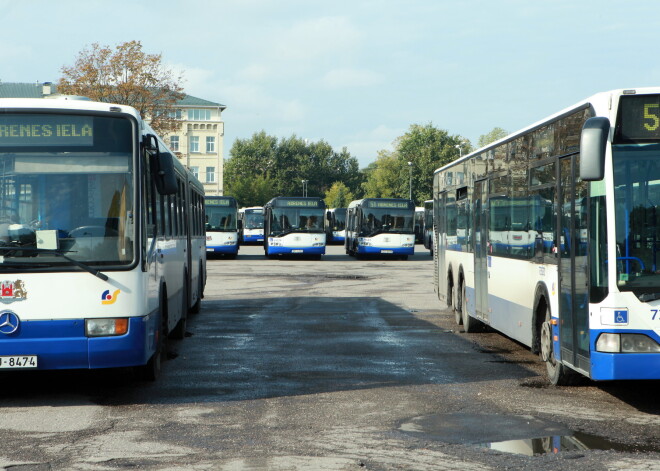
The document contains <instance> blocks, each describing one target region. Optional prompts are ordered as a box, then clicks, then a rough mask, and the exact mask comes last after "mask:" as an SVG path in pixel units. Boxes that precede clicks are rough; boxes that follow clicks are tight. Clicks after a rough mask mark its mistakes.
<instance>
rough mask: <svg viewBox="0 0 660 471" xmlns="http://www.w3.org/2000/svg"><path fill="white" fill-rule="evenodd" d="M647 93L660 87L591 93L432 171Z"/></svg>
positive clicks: (599, 113) (600, 112) (658, 91)
mask: <svg viewBox="0 0 660 471" xmlns="http://www.w3.org/2000/svg"><path fill="white" fill-rule="evenodd" d="M648 93H660V87H646V88H636V89H635V88H629V89H628V88H626V89H623V88H621V89H616V90H610V91H607V92H600V93H596V94H595V95H592V96H590V97H588V98H585V99H584V100H581V101H579V102H577V103H575V104H573V105H571V106H569V107H567V108H564V109H563V110H561V111H558V112H557V113H554V114H552V115H550V116H547V117H546V118H544V119H542V120H540V121H537V122H535V123H533V124H531V125H529V126H527V127H525V128H522V129H520V130H518V131H516V132H514V133H511V134H509V135H508V136H506V137H503V138H502V139H499V140H497V141H495V142H491V143H490V144H488V145H486V146H484V147H482V148H480V149H477V150H475V151H473V152H470V153H469V154H467V155H464V156H463V157H461V158H459V159H456V160H454V161H453V162H450V163H448V164H447V165H444V166H442V167H440V168H437V169H436V170H435V171H434V172H433V173H434V174H436V173H438V172H441V171H443V170H445V169H448V168H451V167H453V166H454V165H456V164H459V163H463V162H465V161H467V160H470V159H471V158H472V157H474V156H475V155H479V154H482V153H483V152H485V151H488V150H490V149H493V148H495V147H497V146H500V145H502V144H505V143H506V142H508V141H512V140H514V139H516V138H517V137H520V136H521V135H524V134H527V133H529V132H531V131H534V130H536V129H538V128H541V127H543V126H545V125H547V124H548V123H549V122H552V121H555V120H557V119H560V118H562V117H564V116H566V115H569V114H571V113H573V112H575V111H578V110H579V109H582V108H588V107H590V106H591V107H593V108H594V110H595V112H596V116H603V115H606V114H607V112H608V111H609V107H610V106H611V99H612V97H614V96H617V97H618V96H620V95H636V94H640V95H642V94H648Z"/></svg>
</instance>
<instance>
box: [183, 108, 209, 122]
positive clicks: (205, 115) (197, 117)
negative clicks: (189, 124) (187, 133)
mask: <svg viewBox="0 0 660 471" xmlns="http://www.w3.org/2000/svg"><path fill="white" fill-rule="evenodd" d="M188 121H211V110H200V109H192V110H188Z"/></svg>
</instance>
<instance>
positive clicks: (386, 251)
mask: <svg viewBox="0 0 660 471" xmlns="http://www.w3.org/2000/svg"><path fill="white" fill-rule="evenodd" d="M380 253H394V250H381V251H380Z"/></svg>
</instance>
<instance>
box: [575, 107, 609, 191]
mask: <svg viewBox="0 0 660 471" xmlns="http://www.w3.org/2000/svg"><path fill="white" fill-rule="evenodd" d="M609 134H610V120H609V119H607V118H604V117H595V118H589V119H588V120H587V121H586V123H584V126H583V127H582V137H581V139H580V179H581V180H583V181H586V182H590V181H600V180H602V179H603V177H604V176H605V149H606V148H607V139H608V137H609Z"/></svg>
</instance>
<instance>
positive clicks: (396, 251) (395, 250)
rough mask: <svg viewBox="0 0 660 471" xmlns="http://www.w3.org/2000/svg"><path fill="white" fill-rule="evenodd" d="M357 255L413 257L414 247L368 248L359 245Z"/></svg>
mask: <svg viewBox="0 0 660 471" xmlns="http://www.w3.org/2000/svg"><path fill="white" fill-rule="evenodd" d="M357 253H359V254H365V255H414V254H415V247H369V246H364V245H360V246H358V250H357Z"/></svg>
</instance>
